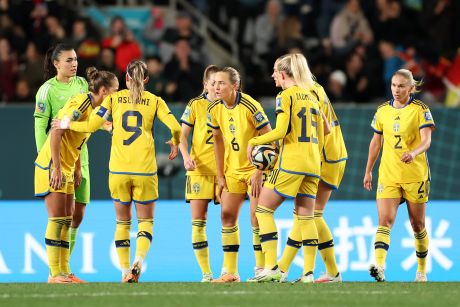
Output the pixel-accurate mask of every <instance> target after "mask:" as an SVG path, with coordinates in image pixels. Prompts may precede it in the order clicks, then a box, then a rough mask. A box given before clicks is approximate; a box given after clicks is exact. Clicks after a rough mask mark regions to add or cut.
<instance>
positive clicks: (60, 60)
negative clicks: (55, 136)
mask: <svg viewBox="0 0 460 307" xmlns="http://www.w3.org/2000/svg"><path fill="white" fill-rule="evenodd" d="M77 65H78V62H77V55H76V53H75V50H74V49H73V48H72V47H71V46H68V45H65V44H58V45H56V46H55V47H54V48H50V49H49V50H48V51H47V53H46V57H45V64H44V66H45V75H46V76H45V77H46V79H48V80H47V81H46V82H45V83H44V84H43V85H42V86H41V87H40V89H39V90H38V92H37V96H36V105H35V112H34V118H35V142H36V145H37V152H39V151H40V149H41V148H42V146H43V144H44V143H45V141H46V139H47V134H48V132H49V130H50V128H51V121H52V119H53V118H54V117H55V116H56V115H57V114H58V112H59V110H60V109H61V108H62V107H63V106H64V104H65V103H66V102H67V100H68V99H69V98H70V97H72V96H74V95H77V94H81V93H86V92H88V83H87V81H86V80H85V79H84V78H82V77H78V76H77V75H76V73H77ZM78 115H79V114H77V113H76V114H75V116H78ZM74 176H75V177H74V182H75V204H74V208H73V214H72V223H71V225H70V230H68V231H69V241H70V242H65V243H64V244H69V248H70V254H72V250H73V247H74V245H75V238H76V236H77V231H78V227H79V225H80V223H81V221H82V219H83V216H84V213H85V208H86V204H88V203H89V200H90V179H89V161H88V148H87V146H86V144H83V146H81V153H80V159H79V160H78V161H77V163H76V166H75V174H74ZM69 278H72V279H73V278H75V279H78V278H77V277H76V276H75V275H74V274H70V275H69ZM75 282H83V281H82V280H80V279H78V280H75Z"/></svg>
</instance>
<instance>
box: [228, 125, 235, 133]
mask: <svg viewBox="0 0 460 307" xmlns="http://www.w3.org/2000/svg"><path fill="white" fill-rule="evenodd" d="M228 128H229V129H230V132H231V133H232V134H235V132H236V127H235V125H234V124H230V126H229V127H228Z"/></svg>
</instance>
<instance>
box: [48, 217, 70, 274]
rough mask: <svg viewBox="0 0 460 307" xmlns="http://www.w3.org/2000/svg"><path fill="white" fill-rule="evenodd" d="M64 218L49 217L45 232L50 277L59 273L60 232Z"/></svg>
mask: <svg viewBox="0 0 460 307" xmlns="http://www.w3.org/2000/svg"><path fill="white" fill-rule="evenodd" d="M64 224H65V217H50V218H48V224H47V226H46V232H45V244H46V253H47V255H48V265H49V268H50V274H51V276H56V275H58V274H59V273H61V267H60V263H59V258H60V255H61V230H62V225H64Z"/></svg>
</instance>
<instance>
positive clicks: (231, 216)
mask: <svg viewBox="0 0 460 307" xmlns="http://www.w3.org/2000/svg"><path fill="white" fill-rule="evenodd" d="M237 218H238V217H237V215H236V214H235V213H234V212H231V211H222V215H221V219H222V226H233V225H235V224H236V220H237Z"/></svg>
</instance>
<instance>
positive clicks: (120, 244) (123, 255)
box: [115, 220, 131, 270]
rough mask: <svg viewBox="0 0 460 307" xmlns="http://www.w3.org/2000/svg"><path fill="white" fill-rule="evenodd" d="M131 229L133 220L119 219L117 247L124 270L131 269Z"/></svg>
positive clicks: (116, 229) (116, 235) (116, 236)
mask: <svg viewBox="0 0 460 307" xmlns="http://www.w3.org/2000/svg"><path fill="white" fill-rule="evenodd" d="M130 230H131V220H129V221H120V220H117V226H116V228H115V247H116V248H117V254H118V262H119V263H120V268H121V269H122V270H127V269H129V266H130V259H129V256H130V255H129V252H130V246H131V241H130V239H129V231H130Z"/></svg>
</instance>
